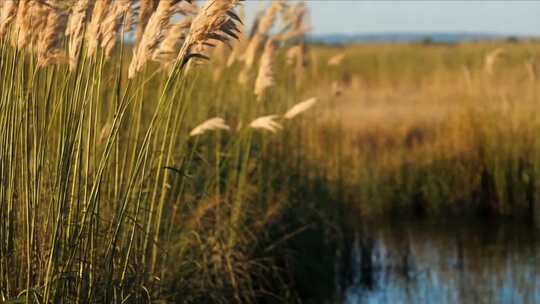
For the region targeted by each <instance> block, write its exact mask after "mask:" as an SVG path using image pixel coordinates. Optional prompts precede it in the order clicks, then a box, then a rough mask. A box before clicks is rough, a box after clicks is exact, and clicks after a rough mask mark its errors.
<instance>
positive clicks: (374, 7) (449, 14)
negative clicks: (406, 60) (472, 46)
mask: <svg viewBox="0 0 540 304" xmlns="http://www.w3.org/2000/svg"><path fill="white" fill-rule="evenodd" d="M286 1H290V0H286ZM291 2H292V1H291ZM265 3H268V1H267V0H246V8H247V13H248V14H249V15H248V16H252V15H253V13H254V12H255V11H256V10H257V8H258V7H260V6H261V5H264V4H265ZM306 3H308V5H309V7H310V8H311V15H312V16H311V19H312V20H313V22H312V25H313V29H314V33H316V34H327V33H372V32H388V31H421V32H427V31H467V32H490V33H500V34H518V35H535V36H540V0H529V1H524V0H506V1H502V0H499V1H489V0H484V1H478V0H416V1H410V0H385V1H384V0H379V1H373V0H370V1H368V0H308V1H306Z"/></svg>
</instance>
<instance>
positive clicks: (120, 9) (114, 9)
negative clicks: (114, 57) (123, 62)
mask: <svg viewBox="0 0 540 304" xmlns="http://www.w3.org/2000/svg"><path fill="white" fill-rule="evenodd" d="M131 5H132V2H131V0H116V1H114V2H113V3H112V5H111V7H110V9H109V13H108V14H107V16H106V17H105V18H104V19H103V24H102V25H101V26H100V32H101V33H100V36H101V47H102V48H103V49H104V51H105V57H106V58H109V57H110V56H111V52H112V50H113V48H114V45H115V44H116V40H117V36H118V33H119V32H120V31H121V30H123V24H124V22H125V21H124V20H125V17H126V14H127V13H128V11H129V9H130V7H131Z"/></svg>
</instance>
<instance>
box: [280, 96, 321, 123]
mask: <svg viewBox="0 0 540 304" xmlns="http://www.w3.org/2000/svg"><path fill="white" fill-rule="evenodd" d="M315 103H317V98H310V99H308V100H306V101H303V102H301V103H298V104H296V105H295V106H293V107H292V108H291V109H289V111H287V113H285V115H283V118H285V119H293V118H295V117H296V116H298V115H299V114H301V113H303V112H305V111H307V110H309V108H311V107H313V105H315Z"/></svg>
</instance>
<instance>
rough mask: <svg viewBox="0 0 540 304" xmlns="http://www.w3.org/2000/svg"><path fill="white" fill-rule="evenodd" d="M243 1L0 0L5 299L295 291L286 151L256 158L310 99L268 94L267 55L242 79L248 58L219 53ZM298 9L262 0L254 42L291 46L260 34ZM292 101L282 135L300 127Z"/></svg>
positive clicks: (0, 269)
mask: <svg viewBox="0 0 540 304" xmlns="http://www.w3.org/2000/svg"><path fill="white" fill-rule="evenodd" d="M276 3H278V2H276ZM241 5H242V3H241V1H237V0H208V1H201V2H191V1H183V0H164V1H159V2H156V1H146V0H141V1H127V0H126V1H121V0H120V1H109V0H84V1H55V0H47V1H35V0H21V1H8V2H2V6H1V8H0V12H1V13H0V16H1V18H0V60H1V61H0V79H2V81H1V83H0V92H1V93H0V113H1V114H0V125H1V127H0V130H1V131H0V138H1V139H0V140H1V144H0V146H1V149H0V182H1V183H2V185H1V187H0V202H1V203H0V223H1V224H0V240H1V244H0V302H2V303H4V302H8V303H11V302H14V303H15V302H27V303H34V302H35V303H59V302H74V303H96V302H102V303H113V302H114V303H132V302H133V303H139V302H141V303H146V302H153V301H164V302H173V303H174V302H194V303H200V302H218V303H219V302H223V303H229V302H231V301H234V302H257V301H258V300H261V299H273V300H274V301H282V300H286V299H288V298H290V299H293V298H294V297H295V295H294V293H291V292H288V291H287V290H286V289H285V287H286V286H287V285H288V283H287V280H286V277H287V275H285V274H286V273H287V271H285V268H281V267H278V266H279V263H278V261H281V263H284V262H285V261H287V259H286V258H284V257H283V255H282V253H281V252H282V251H283V249H282V247H283V246H282V245H283V243H285V242H286V240H287V239H288V238H289V237H292V236H294V235H295V233H297V232H295V231H302V229H301V228H302V227H303V226H305V223H301V222H300V221H296V222H295V221H290V222H289V223H287V224H279V223H280V221H281V219H282V218H283V216H284V212H283V210H284V209H285V208H286V207H287V206H288V205H289V204H292V203H291V202H288V200H289V199H290V198H291V197H290V196H289V194H288V192H287V191H288V189H286V188H284V187H283V186H282V185H278V181H279V178H280V175H278V174H284V173H285V172H287V171H288V169H286V168H287V166H288V165H289V164H291V162H290V161H289V160H286V159H285V160H282V161H280V162H278V161H276V160H272V165H273V166H274V168H272V167H270V166H268V165H265V164H264V165H263V162H265V161H267V160H270V159H273V157H272V155H276V153H277V152H278V151H280V148H281V142H280V140H279V138H281V137H282V136H283V135H284V134H285V133H286V132H285V130H284V129H285V126H282V124H283V121H282V120H283V118H282V116H283V114H285V112H286V110H287V109H288V108H289V107H290V106H292V105H293V104H294V103H295V102H296V101H298V100H300V98H302V97H304V98H307V97H306V96H303V94H301V93H300V91H299V90H298V91H297V90H294V91H290V90H289V88H286V87H281V88H277V87H276V88H275V89H274V90H273V91H272V92H270V90H269V88H270V86H272V85H273V84H274V82H273V80H272V79H273V77H272V75H271V74H270V73H269V71H271V70H272V69H273V65H275V66H279V65H280V63H279V61H278V59H277V58H275V56H274V53H273V52H272V53H269V51H268V50H266V51H264V52H263V50H261V49H260V48H259V47H256V48H252V50H251V52H252V53H253V56H255V57H254V58H253V59H252V60H253V62H250V65H252V66H253V70H254V69H255V67H258V66H259V65H261V71H262V72H260V74H261V75H262V76H261V77H260V78H261V79H257V81H255V79H251V78H249V79H248V80H247V81H246V82H244V83H243V84H241V83H239V82H238V81H237V79H236V77H237V75H238V71H240V70H242V69H245V67H244V66H246V63H245V62H244V59H243V58H241V59H239V60H236V62H235V61H231V60H227V59H226V58H223V57H224V56H220V54H226V55H227V54H230V56H232V54H239V53H241V52H242V48H244V47H245V45H243V44H242V43H239V42H238V40H241V41H245V40H248V41H249V40H250V37H249V36H248V33H245V32H243V30H242V29H243V27H244V25H243V18H242V17H241V15H242V14H240V13H239V9H240V8H241ZM295 7H296V6H292V5H288V4H285V3H281V2H280V3H279V6H276V5H271V7H270V8H269V10H270V11H271V12H272V15H273V16H274V17H273V18H270V19H268V18H267V19H266V21H265V22H264V27H266V29H265V30H264V31H263V30H259V29H257V33H260V34H259V36H258V37H259V38H257V39H259V41H263V42H264V43H266V41H268V43H266V45H267V46H268V45H272V47H273V50H276V51H277V50H279V51H280V52H285V51H286V49H288V48H289V47H291V46H294V45H296V44H298V43H300V40H303V35H298V34H295V35H294V37H288V38H287V39H281V40H279V41H274V42H272V41H273V38H270V37H269V34H268V32H269V31H270V29H271V28H272V27H273V26H274V24H275V21H274V20H277V18H278V17H279V18H281V17H280V16H282V15H283V16H285V13H286V12H287V13H288V14H290V13H291V8H295ZM298 18H300V19H298ZM298 18H297V20H296V22H297V23H299V24H303V21H302V18H301V17H298ZM282 19H283V20H285V18H284V17H283V18H282ZM261 26H262V25H261ZM37 28H39V29H40V30H39V31H36V30H35V29H37ZM292 29H293V28H291V29H290V30H292ZM290 30H289V29H288V28H284V29H283V30H282V33H287V32H288V31H290ZM261 35H264V37H262V36H261ZM132 40H133V42H131V41H132ZM224 46H228V47H229V49H227V48H224ZM238 49H240V50H238ZM262 53H264V54H265V55H264V56H263V57H264V60H263V62H262V63H260V62H259V61H258V60H256V58H257V57H258V56H259V55H258V54H262ZM228 61H231V62H232V64H229V63H228ZM283 66H285V65H284V64H283ZM265 69H266V70H268V71H266V72H264V70H265ZM253 70H250V71H249V72H250V73H251V72H252V71H253ZM215 71H219V72H220V73H221V75H220V77H219V78H218V80H217V81H215V80H214V75H213V73H214V72H215ZM261 86H262V88H261ZM263 93H264V94H263ZM291 93H292V94H291ZM289 94H290V95H289ZM278 95H279V96H281V97H282V99H281V100H279V102H275V101H276V100H278V99H277V98H276V99H273V97H274V96H278ZM308 97H309V96H308ZM257 100H259V102H257ZM306 110H307V107H305V106H304V107H303V108H297V109H296V110H295V111H294V116H297V115H298V116H300V115H301V112H304V111H306ZM269 115H270V116H269ZM291 115H292V114H289V115H288V121H289V122H288V123H287V126H286V127H287V129H288V131H287V132H293V130H297V131H298V130H300V129H301V126H302V125H303V123H302V122H301V120H299V119H297V118H298V117H296V119H294V120H293V119H291V118H293V117H292V116H291ZM211 117H214V118H211ZM297 131H295V132H297ZM278 132H279V133H280V134H272V133H278ZM299 174H300V173H299ZM281 176H283V175H281ZM278 227H279V229H278Z"/></svg>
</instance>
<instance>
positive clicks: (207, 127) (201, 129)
mask: <svg viewBox="0 0 540 304" xmlns="http://www.w3.org/2000/svg"><path fill="white" fill-rule="evenodd" d="M213 130H230V127H229V126H228V125H227V124H225V120H223V118H220V117H214V118H210V119H208V120H206V121H205V122H203V123H201V124H200V125H198V126H197V127H195V128H194V129H193V130H191V132H190V133H189V136H198V135H202V134H204V133H206V132H208V131H213Z"/></svg>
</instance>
